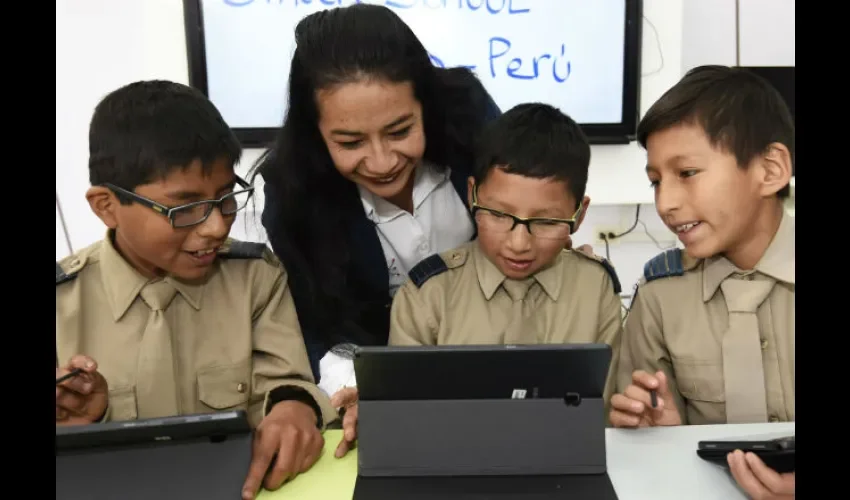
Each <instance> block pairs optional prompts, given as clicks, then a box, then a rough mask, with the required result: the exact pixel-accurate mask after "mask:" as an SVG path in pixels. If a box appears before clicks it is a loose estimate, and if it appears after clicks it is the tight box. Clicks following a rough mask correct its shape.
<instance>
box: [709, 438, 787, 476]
mask: <svg viewBox="0 0 850 500" xmlns="http://www.w3.org/2000/svg"><path fill="white" fill-rule="evenodd" d="M795 444H796V443H795V437H794V436H783V437H779V438H775V439H765V440H740V439H739V440H716V441H700V442H699V443H698V447H697V455H698V456H699V457H700V458H702V459H703V460H706V461H708V462H712V463H715V464H718V465H723V466H724V467H728V462H727V461H726V456H727V455H728V454H729V453H731V452H733V451H735V450H741V451H743V452H744V453H747V452H752V453H755V454H756V455H757V456H758V457H759V458H761V460H762V461H763V462H764V463H765V465H767V466H768V467H770V468H771V469H773V470H775V471H776V472H779V473H784V472H792V471H794V469H795V466H796V459H795V453H794V452H795Z"/></svg>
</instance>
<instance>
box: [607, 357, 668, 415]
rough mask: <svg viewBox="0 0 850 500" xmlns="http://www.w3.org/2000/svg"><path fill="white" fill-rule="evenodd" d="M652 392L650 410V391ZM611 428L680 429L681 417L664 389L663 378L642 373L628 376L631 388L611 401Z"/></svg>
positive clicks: (666, 389) (660, 374)
mask: <svg viewBox="0 0 850 500" xmlns="http://www.w3.org/2000/svg"><path fill="white" fill-rule="evenodd" d="M653 390H654V391H655V392H656V396H657V397H656V403H657V405H656V407H655V408H653V407H652V396H651V395H650V391H653ZM611 424H612V425H614V427H655V426H661V425H682V417H681V415H679V410H678V409H677V408H676V404H675V403H674V402H673V397H672V395H671V394H670V389H669V388H668V387H667V375H665V374H664V372H662V371H658V373H656V374H655V375H650V374H649V373H646V372H645V371H643V370H637V371H635V372H634V373H633V374H632V384H631V385H629V386H628V387H626V390H625V391H624V392H623V394H615V395H614V396H613V397H612V398H611Z"/></svg>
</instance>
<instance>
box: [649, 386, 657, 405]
mask: <svg viewBox="0 0 850 500" xmlns="http://www.w3.org/2000/svg"><path fill="white" fill-rule="evenodd" d="M649 401H650V402H652V407H653V408H658V393H657V392H655V391H654V390H653V391H649Z"/></svg>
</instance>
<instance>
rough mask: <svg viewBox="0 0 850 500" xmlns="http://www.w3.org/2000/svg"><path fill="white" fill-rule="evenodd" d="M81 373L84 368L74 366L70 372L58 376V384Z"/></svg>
mask: <svg viewBox="0 0 850 500" xmlns="http://www.w3.org/2000/svg"><path fill="white" fill-rule="evenodd" d="M81 373H83V369H82V368H74V369H73V370H71V371H70V372H68V373H66V374H65V375H62V376H61V377H59V378H57V379H56V385H59V384H61V383H62V382H64V381H66V380H68V379H69V378H73V377H76V376H77V375H79V374H81Z"/></svg>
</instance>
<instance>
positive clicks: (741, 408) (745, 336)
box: [720, 278, 775, 424]
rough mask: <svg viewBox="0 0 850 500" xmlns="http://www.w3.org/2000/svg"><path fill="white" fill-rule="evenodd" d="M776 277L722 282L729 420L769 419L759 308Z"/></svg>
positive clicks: (741, 421) (759, 420) (732, 421)
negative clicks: (726, 325) (726, 316)
mask: <svg viewBox="0 0 850 500" xmlns="http://www.w3.org/2000/svg"><path fill="white" fill-rule="evenodd" d="M774 283H775V282H774V281H773V280H769V279H766V280H764V281H745V280H741V279H734V278H728V279H726V280H725V281H724V282H723V283H721V284H720V289H721V290H722V291H723V297H724V298H725V299H726V307H727V308H728V309H729V329H728V330H727V331H726V333H725V334H724V335H723V380H724V388H725V390H726V422H727V423H730V424H731V423H759V422H767V391H766V388H765V383H764V362H763V359H762V352H761V338H760V335H759V324H758V317H757V315H756V311H758V308H759V306H760V305H761V303H762V302H764V300H765V299H766V298H767V296H768V295H769V294H770V291H771V290H772V289H773V285H774Z"/></svg>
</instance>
